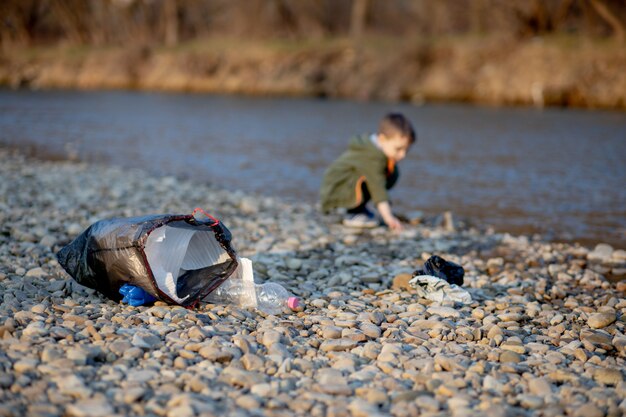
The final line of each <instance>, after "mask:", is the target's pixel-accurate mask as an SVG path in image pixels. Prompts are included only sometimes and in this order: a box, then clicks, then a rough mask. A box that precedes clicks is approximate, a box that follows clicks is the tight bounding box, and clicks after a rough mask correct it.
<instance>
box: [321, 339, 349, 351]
mask: <svg viewBox="0 0 626 417" xmlns="http://www.w3.org/2000/svg"><path fill="white" fill-rule="evenodd" d="M356 346H357V342H356V341H354V340H352V339H350V338H341V339H334V340H325V341H324V342H322V344H321V345H320V350H322V351H324V352H341V351H345V350H350V349H354V348H355V347H356Z"/></svg>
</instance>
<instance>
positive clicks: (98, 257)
mask: <svg viewBox="0 0 626 417" xmlns="http://www.w3.org/2000/svg"><path fill="white" fill-rule="evenodd" d="M197 210H198V209H196V210H195V211H194V213H192V214H191V215H172V214H163V215H153V216H144V217H133V218H117V219H108V220H101V221H99V222H96V223H94V224H92V225H91V226H89V228H87V230H85V231H84V232H83V233H82V234H80V235H79V236H78V237H77V238H76V239H75V240H74V241H73V242H71V243H70V244H68V245H67V246H65V247H64V248H62V249H61V250H60V251H59V252H58V254H57V258H58V260H59V263H60V264H61V266H62V267H63V268H64V269H65V270H66V271H67V272H68V273H69V274H70V275H71V276H72V277H73V278H74V279H75V280H76V281H77V282H78V283H80V284H82V285H84V286H86V287H89V288H93V289H95V290H97V291H99V292H100V293H102V294H104V295H105V296H107V297H108V298H111V299H113V300H116V301H119V300H120V299H121V294H120V293H119V289H120V287H122V285H124V284H130V285H134V286H137V287H141V288H142V289H143V290H145V291H146V292H147V293H149V294H150V295H152V296H154V297H155V298H157V299H159V300H162V301H165V302H167V303H170V304H179V305H182V306H185V307H190V306H194V305H196V304H197V303H198V302H199V301H200V300H202V299H203V298H204V297H206V296H207V295H208V294H209V293H211V292H212V291H213V290H215V289H216V288H217V287H219V286H220V285H221V284H222V283H223V282H224V281H225V280H226V279H228V277H229V276H230V275H231V274H232V273H233V272H234V271H235V269H236V268H237V265H238V261H237V255H236V252H235V250H234V249H233V248H232V246H231V243H230V242H231V234H230V231H229V230H228V229H227V228H226V226H224V224H223V223H221V222H220V221H219V220H217V219H215V218H214V217H212V216H210V215H208V214H206V213H204V211H202V213H203V214H204V216H203V217H201V218H198V216H194V214H196V211H197ZM166 226H167V227H168V229H167V230H174V232H175V233H176V231H178V232H181V229H185V230H188V231H189V230H193V231H194V232H204V233H202V235H203V237H204V238H205V239H211V241H212V242H215V243H214V245H215V248H216V249H212V250H213V251H219V254H220V255H219V257H216V258H215V259H216V260H215V261H214V262H213V264H210V265H206V266H204V265H203V267H200V268H197V269H190V270H184V269H182V268H181V269H178V267H176V272H175V274H176V276H175V280H173V281H172V282H173V283H174V284H173V285H175V288H170V290H169V291H173V292H168V289H167V288H165V287H164V285H163V283H162V282H160V281H158V280H157V279H155V275H156V274H155V271H153V267H152V266H151V264H150V262H149V260H148V259H149V256H150V254H147V252H146V243H147V242H148V239H149V236H150V234H151V233H153V232H154V231H155V230H158V229H160V228H162V227H166ZM163 230H165V229H161V230H160V231H161V232H163ZM207 232H208V233H207ZM181 233H184V232H181ZM156 235H157V234H155V236H156ZM192 235H193V233H192ZM163 239H165V234H164V235H163V238H162V240H163ZM187 243H189V240H188V241H187ZM185 247H186V246H185ZM159 256H161V257H167V256H170V255H169V253H165V254H159ZM204 258H205V257H203V259H204ZM181 259H182V258H181ZM179 264H180V263H179ZM169 278H171V274H170V277H169ZM174 292H175V293H174ZM168 294H175V296H174V295H168Z"/></svg>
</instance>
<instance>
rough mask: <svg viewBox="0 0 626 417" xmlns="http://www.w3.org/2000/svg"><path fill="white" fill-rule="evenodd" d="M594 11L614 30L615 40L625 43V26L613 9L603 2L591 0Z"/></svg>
mask: <svg viewBox="0 0 626 417" xmlns="http://www.w3.org/2000/svg"><path fill="white" fill-rule="evenodd" d="M589 2H590V3H591V6H592V7H593V9H594V10H595V11H596V12H597V13H598V15H600V17H601V18H602V19H604V21H605V22H606V23H608V24H609V26H611V28H612V29H613V33H614V34H615V38H616V39H617V40H618V42H620V43H622V44H623V43H624V39H625V35H624V32H625V30H624V24H623V23H622V22H620V20H619V18H618V17H617V16H616V15H615V14H614V13H613V12H612V11H611V9H610V8H609V7H608V6H607V4H606V3H605V2H604V1H602V0H589Z"/></svg>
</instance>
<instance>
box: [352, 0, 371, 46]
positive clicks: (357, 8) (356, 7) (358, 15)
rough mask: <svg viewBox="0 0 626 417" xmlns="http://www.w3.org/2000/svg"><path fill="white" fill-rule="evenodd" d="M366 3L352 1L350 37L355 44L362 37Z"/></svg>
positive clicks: (364, 1) (360, 0)
mask: <svg viewBox="0 0 626 417" xmlns="http://www.w3.org/2000/svg"><path fill="white" fill-rule="evenodd" d="M367 1H368V0H353V1H352V12H351V14H350V37H351V38H352V39H353V40H354V41H355V42H357V43H358V42H359V41H360V40H361V37H362V36H363V29H364V28H365V18H366V17H367Z"/></svg>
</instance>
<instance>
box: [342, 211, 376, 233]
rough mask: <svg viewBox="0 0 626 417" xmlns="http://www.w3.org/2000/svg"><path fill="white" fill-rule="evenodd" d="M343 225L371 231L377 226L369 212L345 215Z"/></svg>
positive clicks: (374, 217)
mask: <svg viewBox="0 0 626 417" xmlns="http://www.w3.org/2000/svg"><path fill="white" fill-rule="evenodd" d="M343 225H344V226H348V227H355V228H359V229H371V228H373V227H376V226H378V220H376V216H374V214H373V213H370V212H363V213H356V214H347V215H346V217H344V219H343Z"/></svg>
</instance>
